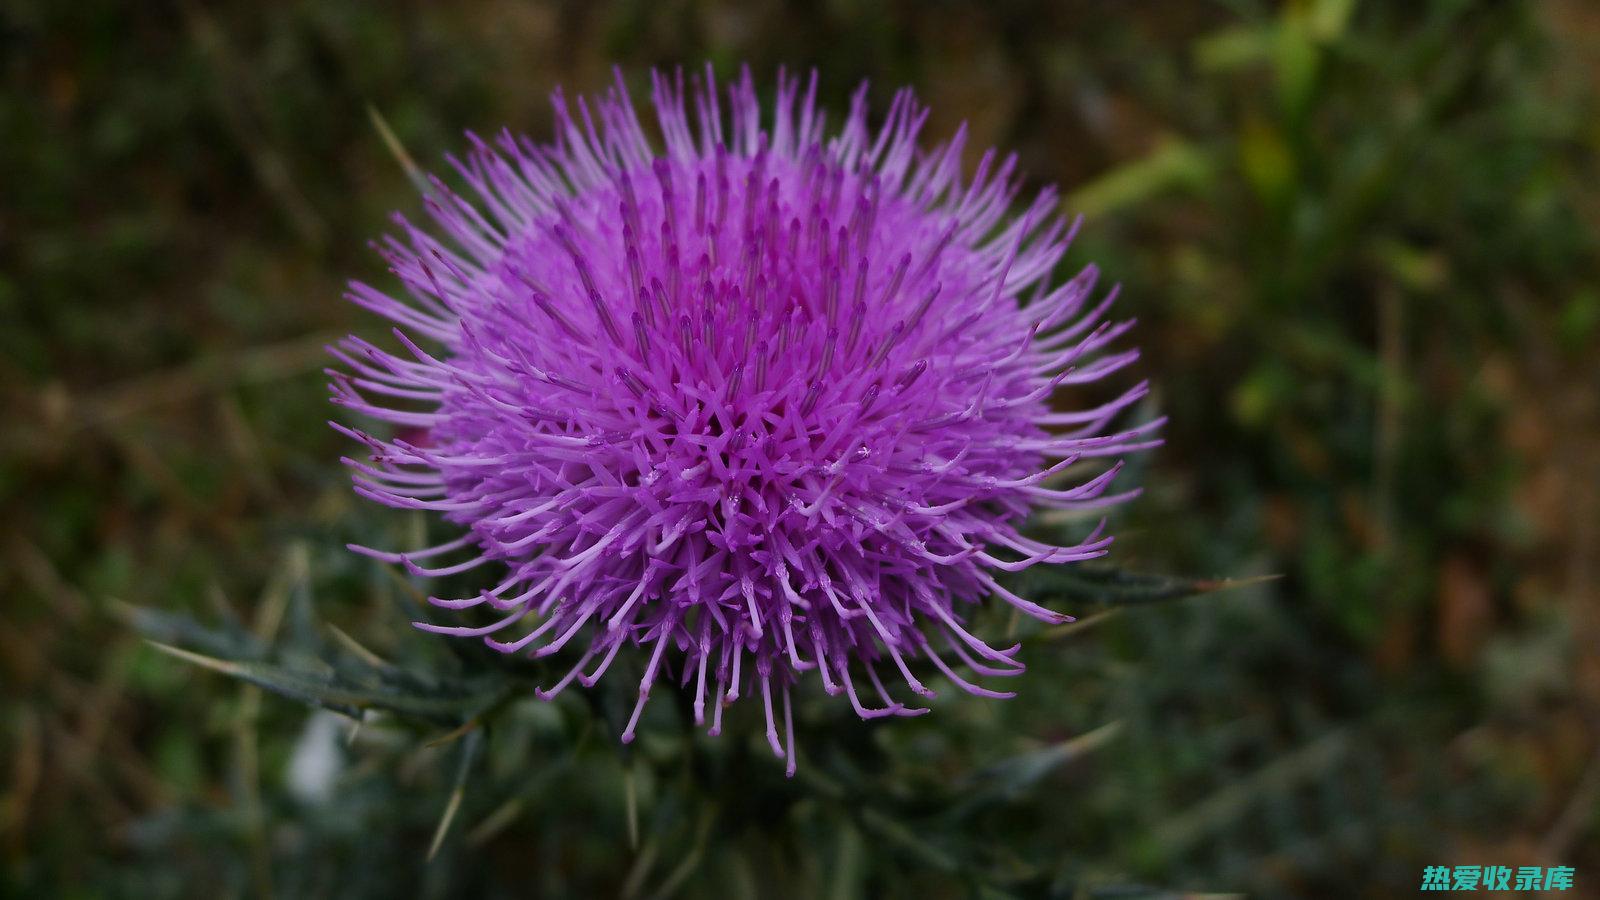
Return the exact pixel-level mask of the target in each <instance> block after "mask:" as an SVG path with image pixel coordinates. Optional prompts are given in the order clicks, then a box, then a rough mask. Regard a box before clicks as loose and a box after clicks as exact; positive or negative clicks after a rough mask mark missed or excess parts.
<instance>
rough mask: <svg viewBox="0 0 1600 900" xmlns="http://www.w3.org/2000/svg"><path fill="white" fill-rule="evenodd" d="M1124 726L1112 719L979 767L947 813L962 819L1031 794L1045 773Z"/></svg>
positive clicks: (1089, 750) (1107, 739)
mask: <svg viewBox="0 0 1600 900" xmlns="http://www.w3.org/2000/svg"><path fill="white" fill-rule="evenodd" d="M1121 730H1122V723H1121V722H1108V723H1106V724H1105V725H1102V726H1100V727H1099V728H1096V729H1095V730H1093V731H1090V732H1088V733H1086V734H1080V735H1077V736H1076V737H1071V738H1068V739H1067V740H1064V741H1061V742H1059V743H1055V744H1051V745H1050V746H1048V747H1043V748H1041V749H1038V750H1034V751H1031V752H1029V753H1023V754H1021V755H1018V756H1013V757H1010V758H1009V759H1004V760H1001V761H1000V762H997V763H994V764H993V765H990V766H987V767H985V768H982V769H979V770H978V771H976V772H974V773H972V775H970V776H968V777H967V778H966V779H965V780H964V781H963V783H962V784H961V785H959V786H958V787H957V795H958V797H959V798H960V799H958V800H957V802H956V803H955V804H954V805H953V806H952V807H951V809H950V811H949V812H948V813H946V814H945V816H946V817H947V818H949V819H950V820H951V821H959V820H961V819H964V818H966V817H968V816H970V815H972V814H973V813H975V812H977V811H979V810H981V809H983V808H984V807H987V806H993V805H995V804H998V803H1005V802H1009V801H1012V800H1016V799H1018V798H1020V797H1025V796H1028V794H1029V791H1030V789H1031V788H1032V787H1033V786H1034V785H1036V784H1038V783H1039V782H1040V781H1041V780H1043V779H1044V778H1045V776H1047V775H1049V774H1050V773H1051V772H1054V771H1055V770H1056V769H1058V768H1060V767H1061V766H1063V765H1066V764H1067V763H1068V762H1071V761H1072V760H1075V759H1079V758H1081V757H1083V756H1085V755H1086V754H1089V753H1092V752H1094V751H1095V750H1097V749H1099V748H1100V747H1102V746H1104V745H1105V744H1106V743H1108V742H1110V741H1112V740H1114V739H1115V738H1116V736H1117V734H1118V733H1119V732H1121Z"/></svg>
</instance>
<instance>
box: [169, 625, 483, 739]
mask: <svg viewBox="0 0 1600 900" xmlns="http://www.w3.org/2000/svg"><path fill="white" fill-rule="evenodd" d="M149 643H150V645H151V646H153V647H155V648H156V649H158V650H160V651H161V652H163V653H167V654H169V655H171V656H175V657H177V658H178V659H181V660H184V661H185V662H190V663H193V664H195V665H197V666H201V667H203V668H207V669H210V670H212V671H214V672H221V673H222V674H224V675H228V676H231V677H233V678H238V679H240V680H241V681H247V682H249V683H251V684H254V685H257V686H259V687H262V688H265V689H267V690H269V691H272V692H274V693H278V694H282V695H283V696H285V697H289V698H290V699H293V700H299V701H301V702H302V703H309V704H311V705H313V706H321V707H324V708H326V709H331V710H333V711H334V712H338V713H342V714H344V715H347V716H350V717H352V718H357V717H359V716H360V714H361V711H362V710H365V709H383V710H388V711H390V712H393V713H396V714H398V715H401V716H411V717H414V718H418V719H426V720H429V721H433V722H443V723H451V724H454V723H458V722H460V721H461V720H462V719H464V718H469V717H471V716H472V715H473V714H474V713H476V712H478V711H480V710H481V709H483V708H485V707H486V706H488V705H490V704H491V703H493V702H494V700H496V699H498V698H499V697H500V696H501V695H502V694H503V693H504V687H502V686H494V685H487V684H484V685H468V684H457V685H448V686H441V689H440V690H439V691H438V692H435V693H431V694H424V693H420V692H406V691H400V690H396V689H393V688H390V687H387V686H383V685H372V684H364V683H360V682H355V681H351V680H349V679H348V678H346V677H344V676H342V675H340V674H337V673H335V674H332V675H327V674H319V673H312V672H305V671H297V670H294V669H290V668H287V667H284V666H280V665H275V664H273V663H268V662H260V661H257V660H228V659H219V658H217V657H213V656H206V655H204V654H201V653H195V652H193V651H190V650H184V649H182V648H180V647H174V646H171V645H169V644H163V643H161V642H159V641H150V642H149Z"/></svg>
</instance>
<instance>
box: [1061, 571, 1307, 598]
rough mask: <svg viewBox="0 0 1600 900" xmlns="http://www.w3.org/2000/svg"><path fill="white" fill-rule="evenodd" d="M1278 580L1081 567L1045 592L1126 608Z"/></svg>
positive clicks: (1065, 574) (1268, 577)
mask: <svg viewBox="0 0 1600 900" xmlns="http://www.w3.org/2000/svg"><path fill="white" fill-rule="evenodd" d="M1278 577H1279V576H1277V575H1258V576H1254V577H1250V578H1191V577H1187V576H1182V575H1159V574H1154V573H1150V572H1130V571H1128V570H1126V569H1119V568H1116V567H1114V566H1090V565H1078V566H1072V567H1065V568H1064V570H1063V571H1061V572H1057V573H1052V575H1051V577H1050V580H1049V582H1047V583H1046V584H1045V585H1044V587H1043V591H1044V598H1045V600H1050V599H1061V600H1076V601H1079V602H1092V603H1100V604H1104V605H1108V606H1126V605H1130V604H1138V603H1154V602H1157V601H1160V600H1179V599H1182V598H1184V597H1194V596H1198V595H1200V594H1210V593H1214V592H1216V591H1225V590H1228V589H1230V588H1239V587H1248V586H1250V585H1255V584H1261V583H1263V582H1267V581H1272V580H1274V579H1276V578H1278ZM1041 602H1042V601H1041Z"/></svg>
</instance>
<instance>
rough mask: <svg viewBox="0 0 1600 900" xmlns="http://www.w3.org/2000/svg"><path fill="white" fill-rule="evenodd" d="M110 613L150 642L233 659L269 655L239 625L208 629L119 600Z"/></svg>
mask: <svg viewBox="0 0 1600 900" xmlns="http://www.w3.org/2000/svg"><path fill="white" fill-rule="evenodd" d="M111 612H112V614H113V615H115V616H116V617H117V618H119V619H121V620H122V621H123V622H125V623H127V625H128V626H129V627H131V628H132V629H133V630H135V631H137V632H139V633H140V634H142V635H144V636H145V637H146V638H149V639H150V640H151V641H159V642H160V643H163V644H187V645H189V646H191V647H199V648H200V649H202V650H204V651H206V652H207V653H213V654H216V655H217V656H224V657H228V658H230V659H257V658H260V657H262V656H265V655H266V645H265V644H263V643H262V642H261V640H260V639H259V638H257V637H256V636H255V635H253V634H251V633H250V632H249V631H246V630H245V629H244V628H243V627H240V626H237V625H235V626H234V627H231V628H222V629H217V628H207V627H206V626H204V625H201V624H200V623H199V622H197V621H195V620H194V619H192V618H190V617H188V616H186V615H183V614H182V613H173V612H166V611H165V610H158V609H146V608H145V607H142V606H134V605H133V604H131V603H124V602H122V601H120V600H112V601H111Z"/></svg>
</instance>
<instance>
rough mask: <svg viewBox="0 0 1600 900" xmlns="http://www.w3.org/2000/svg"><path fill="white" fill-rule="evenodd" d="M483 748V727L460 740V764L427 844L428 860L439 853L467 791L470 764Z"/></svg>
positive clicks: (431, 859)
mask: <svg viewBox="0 0 1600 900" xmlns="http://www.w3.org/2000/svg"><path fill="white" fill-rule="evenodd" d="M482 749H483V729H481V728H478V729H474V730H472V731H470V732H468V733H467V737H466V740H464V741H462V742H461V764H460V765H459V766H457V767H456V780H455V785H454V786H453V787H452V788H451V789H450V801H449V802H448V803H446V804H445V807H444V815H442V816H440V817H439V827H438V828H436V829H434V832H433V841H432V843H430V844H429V845H428V861H429V862H433V858H434V857H435V856H437V855H439V847H440V846H441V845H443V844H444V836H445V835H446V834H448V833H449V832H450V823H451V822H454V821H455V818H456V813H457V812H458V811H459V810H460V809H461V799H462V798H463V797H465V796H466V793H467V776H468V775H471V774H472V766H473V764H474V763H476V762H477V761H478V753H479V752H480V751H481V750H482Z"/></svg>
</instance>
